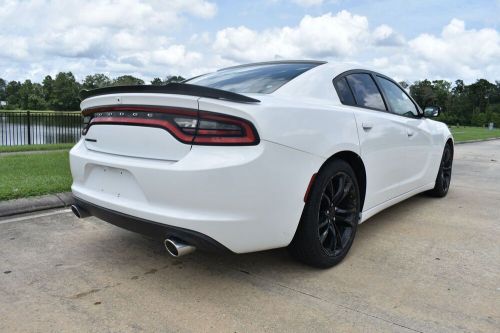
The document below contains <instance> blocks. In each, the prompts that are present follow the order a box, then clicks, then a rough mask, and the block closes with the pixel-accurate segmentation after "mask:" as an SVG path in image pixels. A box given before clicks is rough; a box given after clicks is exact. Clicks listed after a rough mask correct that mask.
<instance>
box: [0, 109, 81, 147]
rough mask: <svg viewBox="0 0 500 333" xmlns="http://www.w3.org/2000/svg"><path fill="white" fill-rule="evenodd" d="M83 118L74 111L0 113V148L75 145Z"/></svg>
mask: <svg viewBox="0 0 500 333" xmlns="http://www.w3.org/2000/svg"><path fill="white" fill-rule="evenodd" d="M82 128H83V117H82V116H81V114H80V113H74V112H34V111H31V112H30V111H20V112H17V111H16V112H14V111H8V112H0V145H2V146H17V145H32V144H48V143H74V142H77V141H78V139H79V138H80V135H81V131H82Z"/></svg>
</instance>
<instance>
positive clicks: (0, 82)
mask: <svg viewBox="0 0 500 333" xmlns="http://www.w3.org/2000/svg"><path fill="white" fill-rule="evenodd" d="M6 88H7V82H6V81H5V80H4V79H2V78H0V101H5V100H6V99H7V93H6V91H5V89H6ZM0 107H1V106H0Z"/></svg>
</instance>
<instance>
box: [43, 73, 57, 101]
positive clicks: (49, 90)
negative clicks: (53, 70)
mask: <svg viewBox="0 0 500 333" xmlns="http://www.w3.org/2000/svg"><path fill="white" fill-rule="evenodd" d="M42 88H43V99H44V100H45V104H46V106H47V108H50V109H52V108H53V105H54V80H53V79H52V76H50V75H47V76H45V78H44V79H43V81H42Z"/></svg>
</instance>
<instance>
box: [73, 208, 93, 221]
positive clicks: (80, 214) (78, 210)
mask: <svg viewBox="0 0 500 333" xmlns="http://www.w3.org/2000/svg"><path fill="white" fill-rule="evenodd" d="M71 211H72V212H73V214H75V216H76V217H78V218H79V219H83V218H85V217H89V216H90V214H89V213H88V212H87V211H86V210H85V209H83V208H82V207H78V206H77V205H71Z"/></svg>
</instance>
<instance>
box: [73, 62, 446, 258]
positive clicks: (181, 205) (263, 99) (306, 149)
mask: <svg viewBox="0 0 500 333" xmlns="http://www.w3.org/2000/svg"><path fill="white" fill-rule="evenodd" d="M82 98H83V101H82V103H81V109H82V113H83V115H84V117H85V124H86V125H85V128H84V129H83V135H82V139H81V140H80V141H79V142H78V143H77V144H76V146H75V147H74V148H73V149H72V150H71V153H70V160H71V172H72V174H73V185H72V191H73V194H74V196H75V199H76V204H75V205H74V206H73V207H72V209H73V211H74V213H75V214H76V215H77V216H78V217H86V216H96V217H98V218H100V219H102V220H104V221H107V222H110V223H112V224H115V225H117V226H120V227H123V228H126V229H128V230H132V231H135V232H140V233H143V234H146V235H149V236H152V237H155V238H159V239H161V240H163V241H164V242H165V246H166V248H167V251H168V252H169V253H170V254H172V255H174V256H180V255H184V254H186V253H189V252H191V251H193V250H195V249H196V248H199V249H205V250H223V251H229V252H233V253H244V252H253V251H261V250H267V249H273V248H279V247H285V246H288V247H289V249H290V252H291V253H292V254H293V255H294V256H295V257H296V258H297V259H299V260H301V261H303V262H305V263H307V264H310V265H313V266H317V267H331V266H333V265H335V264H337V263H338V262H340V261H341V260H342V259H343V258H344V257H345V256H346V254H347V252H348V251H349V248H350V247H351V245H352V243H353V240H354V236H355V234H356V229H357V226H358V224H359V223H361V222H363V221H366V220H367V219H368V218H370V217H371V216H373V215H374V214H376V213H378V212H380V211H381V210H383V209H385V208H387V207H389V206H391V205H394V204H395V203H397V202H399V201H401V200H404V199H406V198H408V197H411V196H413V195H415V194H417V193H419V192H424V191H427V192H428V193H429V194H431V195H434V196H437V197H442V196H445V195H446V193H447V192H448V188H449V186H450V180H451V168H452V161H453V138H452V136H451V134H450V131H449V130H448V128H447V126H446V125H445V124H443V123H440V122H437V121H434V120H431V119H430V118H431V117H434V116H436V115H437V114H438V113H439V108H438V107H429V108H426V109H425V111H423V110H422V109H421V108H420V107H419V106H418V105H417V103H415V101H414V100H413V99H412V98H411V97H410V96H409V95H408V94H407V93H406V91H405V90H404V89H402V88H401V87H400V86H399V85H398V84H397V83H396V82H395V81H394V80H392V79H390V78H388V77H387V76H385V75H382V74H380V73H376V72H373V71H370V70H364V69H356V68H352V67H348V66H347V65H343V64H334V63H333V64H331V63H326V62H318V61H276V62H266V63H256V64H248V65H242V66H236V67H230V68H225V69H222V70H219V71H217V72H214V73H210V74H206V75H202V76H198V77H195V78H192V79H190V80H187V81H185V82H183V83H175V84H167V85H164V86H120V87H109V88H101V89H96V90H92V91H84V92H83V93H82ZM402 218H404V216H402Z"/></svg>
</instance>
